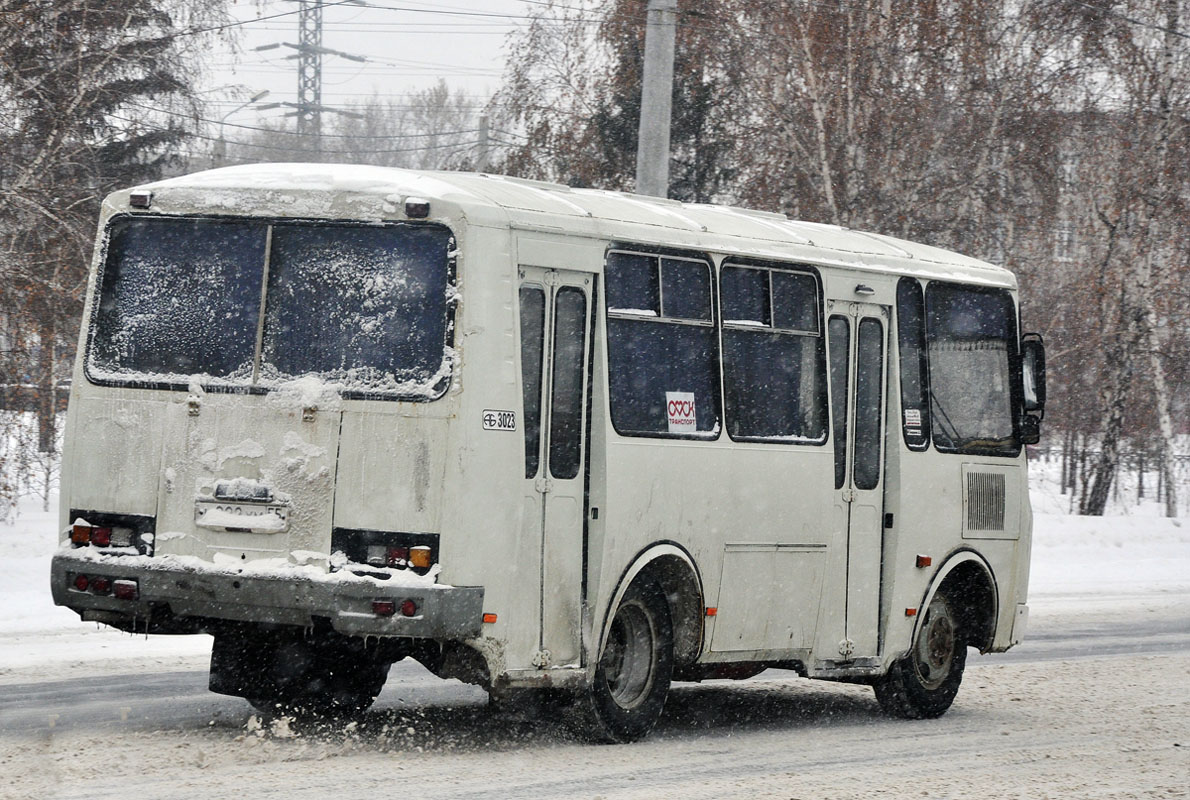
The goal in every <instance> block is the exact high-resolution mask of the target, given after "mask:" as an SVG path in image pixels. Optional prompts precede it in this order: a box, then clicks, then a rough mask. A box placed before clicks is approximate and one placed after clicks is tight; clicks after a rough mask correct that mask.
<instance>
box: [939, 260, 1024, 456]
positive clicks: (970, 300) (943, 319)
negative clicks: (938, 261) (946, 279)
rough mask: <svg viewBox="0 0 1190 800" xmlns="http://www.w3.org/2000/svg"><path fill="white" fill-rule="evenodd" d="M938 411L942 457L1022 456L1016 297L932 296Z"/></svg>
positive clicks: (954, 291)
mask: <svg viewBox="0 0 1190 800" xmlns="http://www.w3.org/2000/svg"><path fill="white" fill-rule="evenodd" d="M926 338H927V342H928V345H929V365H930V411H931V421H932V427H933V435H934V446H935V447H937V448H938V449H939V450H942V451H949V452H972V453H990V454H994V455H1015V454H1016V453H1017V452H1018V451H1019V445H1018V443H1017V440H1016V437H1015V432H1014V428H1013V419H1012V392H1011V378H1012V375H1011V369H1010V353H1012V352H1013V348H1014V342H1015V341H1016V323H1015V315H1014V312H1013V305H1012V298H1011V296H1010V295H1009V294H1008V292H1006V291H1003V290H991V289H972V288H968V287H960V286H953V285H949V284H945V283H931V284H930V285H929V287H928V288H927V289H926Z"/></svg>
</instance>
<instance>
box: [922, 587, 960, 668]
mask: <svg viewBox="0 0 1190 800" xmlns="http://www.w3.org/2000/svg"><path fill="white" fill-rule="evenodd" d="M957 633H958V631H957V626H956V625H955V621H954V618H953V617H952V616H951V613H950V606H948V605H947V604H946V601H945V600H942V599H941V598H935V599H934V600H933V601H932V602H931V603H930V606H929V608H928V609H927V610H926V615H925V618H924V619H923V620H922V626H921V631H920V632H919V634H918V637H917V642H916V643H915V645H914V648H913V667H914V669H915V670H916V671H917V674H918V677H919V678H920V679H921V682H922V684H923V685H924V686H925V687H926V688H927V689H937V688H938V687H939V686H941V685H942V683H943V682H944V681H945V680H946V677H947V676H948V675H949V674H950V669H951V666H952V665H953V664H954V653H955V644H956V641H955V640H956V637H957Z"/></svg>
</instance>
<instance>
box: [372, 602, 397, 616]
mask: <svg viewBox="0 0 1190 800" xmlns="http://www.w3.org/2000/svg"><path fill="white" fill-rule="evenodd" d="M372 613H373V614H375V615H376V616H378V617H391V616H392V615H393V614H395V613H397V604H396V603H394V602H393V601H392V600H373V601H372Z"/></svg>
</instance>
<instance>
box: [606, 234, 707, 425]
mask: <svg viewBox="0 0 1190 800" xmlns="http://www.w3.org/2000/svg"><path fill="white" fill-rule="evenodd" d="M606 266H607V269H606V282H605V285H606V288H607V352H608V356H607V357H608V373H609V376H610V378H609V382H610V386H609V390H610V391H609V394H610V397H611V418H612V425H613V427H615V429H616V432H617V433H619V434H620V435H621V436H694V437H698V438H706V439H713V438H715V437H716V436H718V435H719V426H720V409H719V348H718V336H717V335H716V332H715V325H714V317H713V314H712V303H711V265H710V263H708V262H707V261H706V260H704V259H701V258H683V257H678V256H658V255H653V254H647V253H629V252H624V251H616V250H613V251H611V252H609V253H608V256H607V265H606Z"/></svg>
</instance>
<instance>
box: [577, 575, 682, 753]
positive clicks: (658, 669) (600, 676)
mask: <svg viewBox="0 0 1190 800" xmlns="http://www.w3.org/2000/svg"><path fill="white" fill-rule="evenodd" d="M672 673H673V622H672V620H671V618H670V612H669V603H667V602H666V600H665V594H664V593H663V592H662V591H661V587H660V586H658V585H657V583H656V582H654V581H653V580H650V579H645V580H638V581H636V582H634V583H633V584H632V585H631V586H630V587H629V588H628V591H627V592H625V593H624V597H623V598H622V599H621V600H620V605H619V606H618V607H617V608H616V614H615V617H613V618H612V622H611V626H610V627H609V628H608V632H607V638H606V640H605V641H604V645H603V651H602V652H601V653H600V655H599V663H598V664H597V665H596V667H595V678H594V682H593V683H592V685H591V687H590V688H589V689H588V690H587V691H586V692H584V693H583V694H582V695H581V696H580V697H579V698H578V699H577V701H576V702H575V704H574V706H573V709H572V712H573V713H572V720H573V721H574V722H575V723H576V727H577V728H578V733H579V734H580V735H581V736H583V738H586V739H588V740H590V741H595V742H604V743H608V744H616V743H623V742H632V741H636V740H637V739H640V738H642V737H644V736H645V735H646V734H648V732H649V731H651V730H652V729H653V726H654V725H656V724H657V720H658V718H659V717H660V716H661V711H662V709H663V708H664V707H665V698H666V696H667V695H668V694H669V684H670V677H671V675H672Z"/></svg>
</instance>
